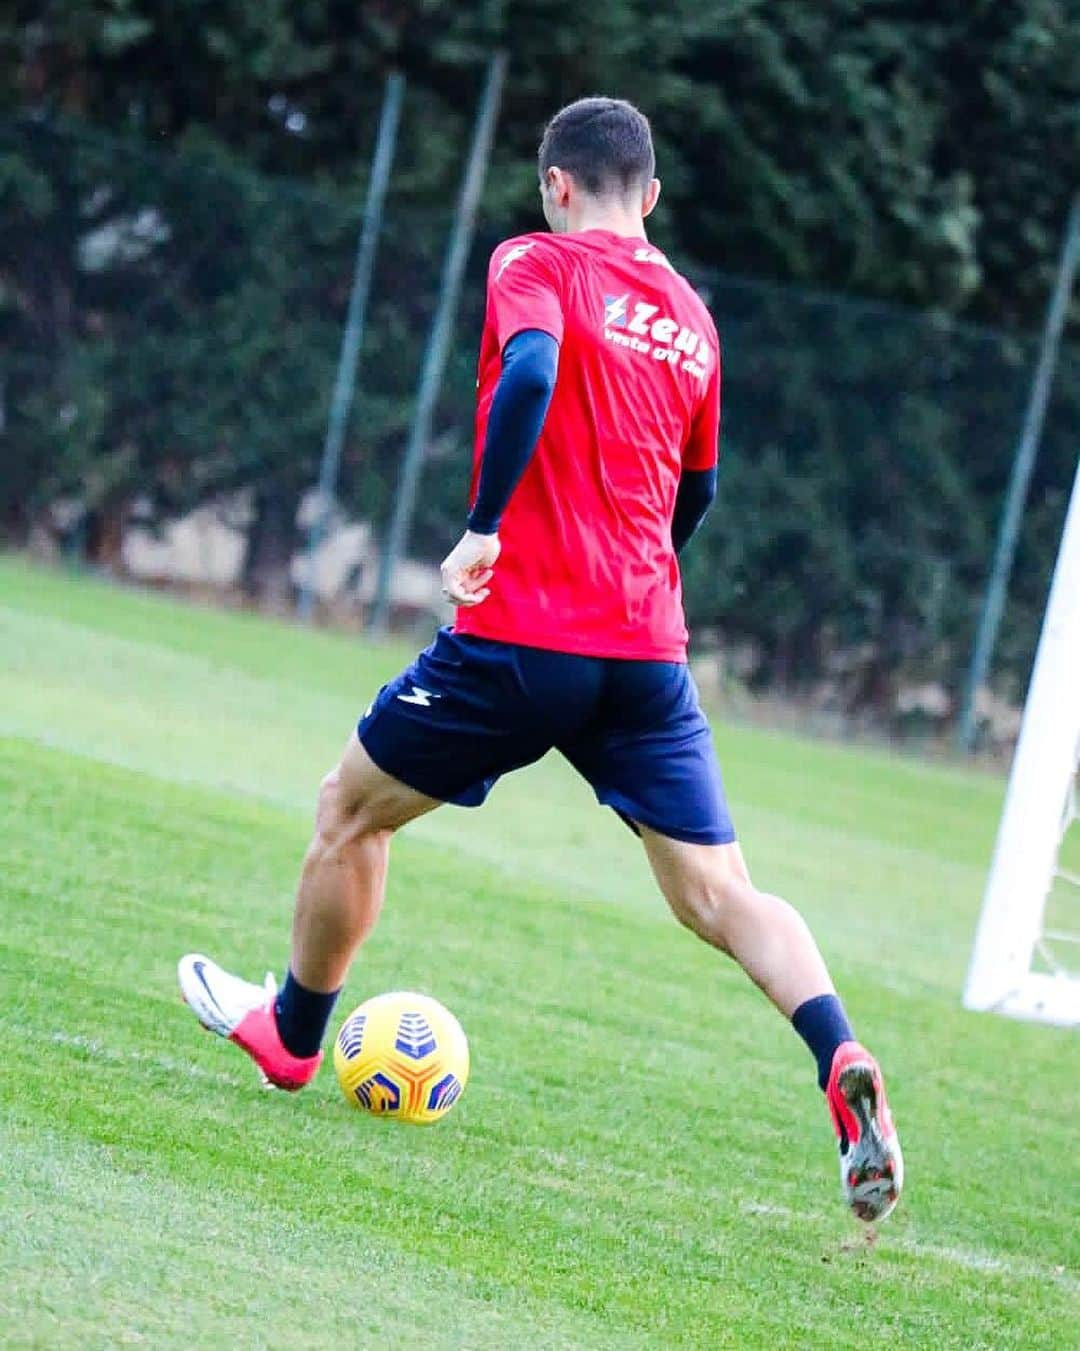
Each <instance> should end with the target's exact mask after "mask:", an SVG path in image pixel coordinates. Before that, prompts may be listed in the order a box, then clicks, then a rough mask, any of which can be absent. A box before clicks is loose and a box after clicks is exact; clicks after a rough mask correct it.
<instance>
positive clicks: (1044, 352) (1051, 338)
mask: <svg viewBox="0 0 1080 1351" xmlns="http://www.w3.org/2000/svg"><path fill="white" fill-rule="evenodd" d="M1078 259H1080V192H1077V194H1076V195H1075V196H1074V197H1073V200H1072V207H1071V209H1070V211H1069V219H1068V224H1067V225H1066V227H1065V239H1064V242H1063V244H1062V248H1061V261H1060V263H1059V264H1058V273H1057V280H1056V282H1055V283H1054V292H1053V295H1052V296H1051V298H1050V305H1049V308H1048V309H1047V312H1046V325H1045V328H1044V329H1043V340H1042V349H1041V351H1040V352H1039V363H1038V365H1037V366H1036V368H1035V375H1034V378H1033V379H1032V382H1031V394H1030V396H1029V398H1028V406H1027V413H1026V415H1025V417H1024V427H1023V431H1022V432H1021V434H1020V442H1019V444H1018V445H1017V448H1016V458H1015V460H1014V461H1013V467H1012V475H1011V477H1010V479H1009V488H1008V492H1007V494H1006V498H1005V511H1004V514H1003V515H1002V518H1001V526H1000V529H999V531H998V538H997V546H996V548H995V550H994V562H993V566H992V567H991V570H990V581H989V583H988V585H987V588H986V598H985V600H984V601H983V609H982V614H981V616H980V618H979V631H978V633H977V635H976V638H975V648H974V651H973V653H972V657H971V668H970V670H969V672H968V678H967V684H966V686H965V688H964V701H963V704H962V706H961V713H960V721H959V723H958V725H957V741H958V742H959V745H960V746H961V748H962V749H964V750H968V751H970V750H971V749H972V747H973V746H974V743H975V731H976V719H975V701H976V698H977V697H978V693H979V690H980V689H981V688H982V686H983V685H984V684H985V683H986V679H987V676H988V675H989V672H990V664H991V662H992V660H993V656H994V645H995V643H996V642H997V635H998V628H999V627H1000V625H1001V615H1002V612H1003V610H1004V608H1005V596H1006V593H1007V591H1008V588H1009V575H1010V573H1011V572H1012V565H1013V558H1014V556H1015V554H1016V542H1017V538H1018V536H1019V534H1020V521H1021V517H1022V515H1023V511H1024V502H1025V500H1026V498H1027V491H1028V485H1029V484H1030V482H1031V472H1032V470H1033V469H1034V467H1035V455H1036V452H1037V451H1038V448H1039V438H1040V437H1041V435H1042V428H1043V421H1044V419H1045V416H1046V405H1047V403H1048V402H1049V399H1050V386H1051V384H1052V383H1053V379H1054V369H1055V367H1056V365H1057V353H1058V344H1059V343H1060V341H1061V331H1062V329H1063V328H1064V326H1065V316H1066V313H1067V312H1068V308H1069V298H1070V296H1071V295H1072V286H1073V277H1074V276H1075V274H1076V265H1077V261H1078Z"/></svg>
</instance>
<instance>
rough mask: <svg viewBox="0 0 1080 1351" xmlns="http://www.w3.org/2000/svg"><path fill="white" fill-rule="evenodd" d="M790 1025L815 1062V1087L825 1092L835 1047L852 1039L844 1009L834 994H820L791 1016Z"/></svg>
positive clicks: (802, 1005)
mask: <svg viewBox="0 0 1080 1351" xmlns="http://www.w3.org/2000/svg"><path fill="white" fill-rule="evenodd" d="M791 1025H792V1027H794V1029H795V1031H796V1032H798V1034H799V1036H800V1037H802V1039H803V1041H805V1042H806V1044H807V1046H809V1048H810V1054H811V1055H812V1056H813V1057H814V1059H815V1060H816V1061H817V1073H818V1086H819V1087H820V1088H821V1090H822V1092H824V1091H825V1085H826V1084H827V1083H828V1082H829V1071H830V1070H831V1069H832V1062H833V1056H834V1055H835V1054H836V1048H837V1047H838V1046H839V1045H840V1043H841V1042H842V1041H854V1040H855V1033H854V1032H852V1030H851V1024H850V1023H849V1022H848V1017H847V1014H846V1013H845V1012H844V1006H843V1004H841V1003H840V1000H839V999H838V998H837V997H836V995H834V994H819V995H818V996H817V997H816V998H814V999H808V1000H807V1001H806V1003H805V1004H800V1005H799V1007H798V1008H797V1009H796V1010H795V1012H794V1013H793V1014H792V1015H791Z"/></svg>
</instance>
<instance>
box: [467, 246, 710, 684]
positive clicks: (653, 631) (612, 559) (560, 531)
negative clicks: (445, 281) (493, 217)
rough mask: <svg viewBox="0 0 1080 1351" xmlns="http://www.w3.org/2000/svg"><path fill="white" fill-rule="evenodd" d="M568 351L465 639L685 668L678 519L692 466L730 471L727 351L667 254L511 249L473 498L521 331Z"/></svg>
mask: <svg viewBox="0 0 1080 1351" xmlns="http://www.w3.org/2000/svg"><path fill="white" fill-rule="evenodd" d="M523 329H541V330H543V331H544V332H546V333H550V334H551V336H552V337H553V338H554V339H555V340H556V341H557V342H558V343H559V344H560V352H559V370H558V377H557V379H556V382H555V390H554V393H553V395H552V398H551V404H550V406H549V408H548V413H547V418H546V419H545V422H544V427H543V431H542V432H541V434H540V439H539V441H538V443H537V446H536V450H535V452H534V454H533V456H532V458H531V460H530V461H529V464H528V466H527V468H526V470H525V473H524V474H523V476H522V478H521V481H520V483H519V484H518V486H517V487H516V488H515V490H514V493H513V495H512V496H511V498H510V501H509V504H508V505H507V508H506V510H505V511H504V513H503V516H502V524H501V525H500V527H499V537H500V540H501V542H502V553H501V554H500V555H499V560H498V562H497V563H496V564H495V572H494V576H493V577H492V579H491V582H490V583H489V585H490V588H491V594H490V595H489V596H488V598H487V599H486V600H484V601H483V602H482V603H481V604H479V605H476V606H473V607H464V606H463V607H461V608H459V609H458V611H457V618H456V621H455V625H454V627H455V629H456V631H457V632H458V633H472V634H476V635H477V636H479V637H483V638H494V639H497V640H499V641H501V642H507V643H524V644H525V645H527V646H529V647H542V648H548V649H550V650H551V651H555V652H575V653H580V654H582V655H585V656H595V657H625V658H635V659H640V660H653V661H685V660H686V642H687V632H686V620H685V618H684V615H683V607H682V585H681V581H680V577H679V565H678V561H677V560H676V557H675V550H674V548H673V547H672V543H671V518H672V513H673V511H674V507H675V494H676V491H677V489H678V486H679V476H680V474H681V473H682V471H683V469H710V468H712V466H713V465H714V464H715V463H716V457H717V440H718V435H719V427H720V349H719V342H718V340H717V336H716V329H715V327H714V325H713V322H712V319H711V317H710V315H709V312H708V310H707V309H706V308H705V306H704V304H703V303H702V301H701V299H700V298H699V297H698V296H697V294H696V293H695V292H694V290H693V289H692V287H691V286H690V284H689V283H688V282H687V281H686V280H685V279H684V278H683V277H680V276H679V274H678V273H677V272H675V270H674V269H673V268H672V266H671V264H670V263H669V262H668V261H667V259H666V258H665V257H664V255H663V254H662V253H660V252H659V251H658V250H657V249H655V248H653V247H652V245H650V244H648V243H646V241H645V240H644V239H641V238H627V237H624V236H622V235H616V234H613V233H611V232H609V231H607V230H584V231H581V232H580V233H576V234H531V235H522V236H520V237H519V238H517V239H509V240H507V241H506V242H505V243H503V244H500V245H499V247H498V248H497V249H496V250H495V252H494V254H493V255H492V258H491V264H490V267H489V270H488V289H487V312H486V315H485V318H484V331H483V336H482V339H481V344H480V364H479V373H478V380H477V407H476V447H475V453H474V458H473V478H472V491H471V494H470V501H472V500H473V499H475V496H476V491H477V486H478V483H479V476H480V461H481V455H482V451H483V447H484V437H485V434H486V431H487V420H488V413H489V411H490V408H491V401H492V398H493V397H494V393H495V386H496V384H497V382H498V379H499V374H500V372H501V370H502V351H503V348H504V347H505V346H506V344H507V343H508V342H509V341H510V339H511V338H512V337H513V336H514V334H515V333H520V332H521V331H522V330H523Z"/></svg>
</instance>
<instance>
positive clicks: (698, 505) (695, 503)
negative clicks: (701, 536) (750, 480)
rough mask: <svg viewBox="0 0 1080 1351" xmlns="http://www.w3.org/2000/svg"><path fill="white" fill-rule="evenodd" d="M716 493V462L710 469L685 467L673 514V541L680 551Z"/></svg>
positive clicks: (710, 504) (699, 522) (678, 551)
mask: <svg viewBox="0 0 1080 1351" xmlns="http://www.w3.org/2000/svg"><path fill="white" fill-rule="evenodd" d="M715 497H716V465H715V464H714V465H713V466H712V468H711V469H684V470H683V472H682V478H680V479H679V489H678V492H677V493H676V494H675V510H674V512H673V513H672V517H671V542H672V544H673V545H674V546H675V552H676V553H681V552H682V550H683V546H684V545H686V544H688V543H689V541H690V539H691V538H692V537H693V535H694V532H695V531H696V530H697V528H698V526H699V525H700V524H701V522H702V521H703V520H704V519H705V516H706V513H707V512H708V510H709V508H710V507H711V506H712V503H713V499H714V498H715Z"/></svg>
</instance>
